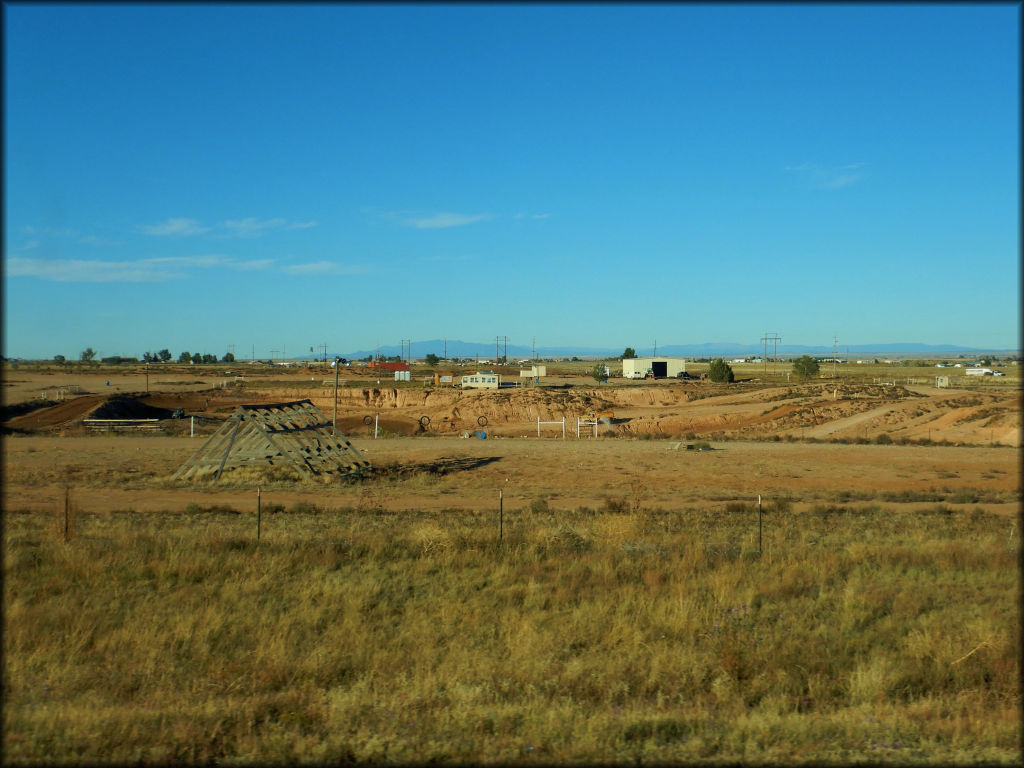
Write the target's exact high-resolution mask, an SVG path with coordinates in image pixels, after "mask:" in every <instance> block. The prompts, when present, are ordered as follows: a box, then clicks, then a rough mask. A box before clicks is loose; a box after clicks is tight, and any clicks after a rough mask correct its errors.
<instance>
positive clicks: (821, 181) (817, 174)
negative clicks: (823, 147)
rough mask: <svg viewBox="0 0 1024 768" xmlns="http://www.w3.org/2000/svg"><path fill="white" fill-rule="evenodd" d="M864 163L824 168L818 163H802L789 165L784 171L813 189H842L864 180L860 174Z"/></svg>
mask: <svg viewBox="0 0 1024 768" xmlns="http://www.w3.org/2000/svg"><path fill="white" fill-rule="evenodd" d="M863 167H864V163H847V164H846V165H837V166H823V165H818V164H816V163H800V164H799V165H787V166H785V167H783V169H782V170H784V171H786V172H787V173H790V174H792V175H794V176H796V177H797V178H798V179H801V180H802V181H803V182H804V183H805V184H807V185H808V186H809V187H811V188H812V189H842V188H843V187H849V186H851V185H852V184H856V183H857V182H858V181H860V180H861V179H862V178H864V174H863V173H859V171H860V169H861V168H863Z"/></svg>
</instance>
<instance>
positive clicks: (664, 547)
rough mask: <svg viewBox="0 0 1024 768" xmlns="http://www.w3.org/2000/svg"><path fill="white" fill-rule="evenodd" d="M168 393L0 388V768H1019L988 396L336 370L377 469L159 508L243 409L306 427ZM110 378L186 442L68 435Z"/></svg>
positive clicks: (80, 430)
mask: <svg viewBox="0 0 1024 768" xmlns="http://www.w3.org/2000/svg"><path fill="white" fill-rule="evenodd" d="M190 373H191V374H192V375H191V376H184V375H182V374H173V373H172V374H171V375H166V374H164V375H162V376H161V380H162V382H163V380H164V379H166V380H167V381H170V382H171V383H169V384H165V383H161V384H160V385H159V386H157V385H156V384H155V382H154V379H155V378H156V377H154V376H151V380H150V393H149V396H148V397H146V393H145V389H144V387H138V386H136V385H137V383H138V381H139V380H138V374H137V373H132V374H129V375H121V378H117V375H116V374H114V373H112V372H111V373H103V372H101V373H99V374H98V375H99V376H100V377H102V381H100V380H98V379H97V380H88V381H86V382H84V383H78V382H75V381H73V379H74V374H73V373H72V374H71V375H68V374H66V373H65V374H60V375H63V376H64V377H65V378H66V379H67V381H61V382H55V381H53V377H55V376H58V374H54V373H49V374H47V373H45V372H35V373H33V372H26V371H23V370H18V371H7V372H6V375H7V376H8V381H5V391H4V394H5V399H4V406H5V418H4V426H5V430H6V434H5V435H4V437H3V438H2V439H3V470H4V472H3V476H4V486H3V511H4V514H3V523H4V610H5V631H4V648H3V650H4V665H5V670H4V671H5V674H4V700H5V706H4V755H5V757H4V759H5V762H7V763H9V764H25V763H47V764H52V763H58V764H64V763H125V762H143V763H154V762H169V761H174V762H222V763H254V762H255V763H283V762H315V763H322V762H328V761H330V762H335V761H338V762H350V761H357V762H393V763H409V762H415V763H420V762H426V761H438V762H474V763H476V762H486V763H509V762H512V763H517V764H518V763H534V762H535V763H541V764H544V763H552V762H554V763H567V762H591V763H634V764H643V763H666V762H685V763H689V762H715V763H721V762H741V761H743V762H787V763H788V762H805V763H808V762H813V763H818V762H841V763H867V762H871V763H878V762H881V763H892V764H904V763H911V762H913V763H917V762H928V763H943V764H945V763H958V764H959V763H967V762H990V763H1000V764H1002V763H1006V764H1018V763H1019V762H1020V761H1021V758H1022V754H1021V741H1020V735H1021V728H1020V726H1021V718H1020V711H1021V690H1020V665H1019V659H1020V655H1021V637H1020V615H1019V610H1020V602H1019V601H1020V569H1019V566H1020V553H1021V548H1020V513H1021V504H1020V501H1021V493H1020V471H1019V470H1020V467H1019V458H1020V456H1019V445H1020V442H1019V434H1018V433H1019V426H1020V421H1019V419H1020V400H1019V391H1017V390H1016V388H1015V387H1005V388H1004V387H1001V386H999V384H1000V383H996V382H985V383H983V384H977V385H976V386H975V385H973V383H972V386H973V387H974V388H972V389H954V390H936V389H934V387H931V388H929V387H927V386H926V385H921V384H918V383H913V382H904V384H902V385H901V384H892V385H885V384H876V383H875V382H874V381H857V380H844V381H839V382H824V383H822V382H815V383H811V384H800V385H797V384H795V383H789V382H785V381H781V380H780V381H770V382H769V381H763V380H762V381H756V382H754V381H750V382H739V383H737V384H735V385H733V386H731V387H728V388H726V387H718V386H717V385H709V384H704V383H701V382H697V383H683V382H671V383H669V382H654V383H651V382H648V383H646V384H644V383H630V384H628V385H627V384H615V385H614V386H613V385H596V383H595V382H593V380H590V382H589V383H587V381H586V380H584V379H582V378H581V377H579V376H575V378H574V374H573V373H572V372H567V373H566V374H565V375H564V376H563V377H562V380H560V381H558V382H554V383H553V385H552V386H551V387H550V388H543V387H541V388H528V387H527V388H523V389H519V390H500V391H498V392H493V393H465V394H463V393H455V392H444V391H437V390H429V389H426V388H424V387H423V386H422V385H421V384H414V385H412V386H394V385H391V386H387V387H384V386H383V385H381V386H380V387H377V386H376V381H375V380H374V381H369V380H360V379H358V378H357V377H355V376H353V377H352V378H351V379H350V380H349V381H347V382H346V383H345V389H344V392H343V395H342V397H341V398H340V402H339V426H343V427H344V428H345V429H346V431H347V432H348V434H349V435H350V437H351V439H352V441H353V443H354V444H355V445H356V447H357V448H358V449H359V450H360V451H361V452H362V453H363V455H364V456H365V457H366V458H367V459H369V460H370V462H371V463H372V464H373V471H372V472H370V473H368V474H367V475H365V476H363V477H361V478H350V479H340V480H339V479H335V480H333V481H329V482H319V481H313V482H310V481H298V480H295V479H291V478H289V477H287V476H286V475H284V474H282V473H277V474H267V473H259V472H253V471H251V470H250V471H248V472H236V473H234V474H229V475H226V476H225V478H224V479H223V481H222V482H221V483H219V484H217V485H210V484H209V483H203V484H199V485H182V484H178V483H175V482H173V481H172V480H171V479H170V475H171V474H173V472H174V471H175V470H176V469H177V468H178V467H179V466H180V465H181V464H182V462H183V461H185V460H186V459H187V458H188V457H189V456H190V455H191V454H192V453H193V452H194V451H195V450H196V448H197V447H198V446H199V445H200V444H201V443H202V441H203V440H204V439H205V437H206V436H208V435H209V434H211V433H212V432H213V431H214V430H216V429H217V428H218V427H219V426H220V424H221V423H222V421H223V419H225V418H227V416H229V415H230V413H231V411H232V410H233V409H234V407H235V406H236V405H237V404H238V403H240V402H272V401H275V400H288V399H299V398H305V397H309V398H310V399H312V400H313V401H314V402H315V403H316V404H317V405H318V406H319V407H320V408H321V410H323V411H324V413H325V414H326V415H327V416H328V418H330V417H331V409H332V407H333V390H331V389H329V388H326V387H325V386H324V383H323V381H324V379H325V378H326V374H323V373H322V372H314V373H312V378H311V374H310V372H305V373H297V374H292V375H290V376H285V375H281V374H278V373H277V372H274V373H273V374H270V375H268V376H267V377H265V378H263V379H259V378H258V377H248V378H247V380H246V381H243V382H235V381H234V379H233V378H230V379H229V378H228V377H227V376H224V375H222V374H217V373H214V374H212V375H210V376H203V375H201V374H199V373H195V372H190ZM46 376H49V377H50V379H47V380H45V381H46V386H47V387H48V389H49V390H50V391H53V390H54V389H55V388H56V387H55V386H54V385H55V384H56V386H60V385H61V384H63V385H65V386H67V385H69V384H77V385H78V386H79V387H80V388H81V389H82V390H84V392H83V393H80V394H74V395H69V396H68V397H67V399H65V400H64V401H63V402H58V403H53V404H49V405H47V404H43V403H41V402H39V397H38V396H39V393H40V392H42V391H43V389H44V386H43V385H42V382H43V381H44V379H43V377H46ZM1008 378H1009V377H1008ZM12 380H17V381H12ZM107 381H110V385H109V386H110V387H120V390H119V392H118V394H123V393H129V392H130V393H134V394H133V395H132V397H131V398H129V399H128V400H125V401H115V402H119V403H121V406H123V407H125V408H129V406H130V407H137V404H139V403H141V404H143V405H145V406H146V407H149V408H155V409H167V410H170V409H172V408H175V407H183V408H184V409H185V411H186V415H187V417H191V416H196V417H197V423H198V427H197V431H198V433H199V434H197V435H196V436H195V437H189V436H188V433H189V429H190V427H191V419H190V418H186V419H177V420H174V419H168V420H165V421H162V422H161V424H162V425H163V427H164V433H157V434H146V435H133V434H117V435H114V434H105V435H94V434H90V433H88V431H87V430H86V429H85V427H84V426H83V424H82V419H83V417H85V416H87V415H88V414H90V413H94V412H96V411H95V409H96V408H98V407H101V406H103V407H108V408H109V407H110V405H109V403H110V400H109V398H108V397H107V393H106V391H105V390H106V389H107V388H108V385H107V384H106V382H107ZM204 382H208V383H207V384H204ZM1015 383H1016V382H1015ZM7 384H13V386H10V387H8V386H7ZM98 385H102V387H103V390H100V389H99V386H98ZM90 398H92V399H90ZM133 403H134V404H135V405H132V404H133ZM605 404H608V407H611V408H614V411H615V418H614V420H613V423H611V424H608V425H604V426H605V427H607V428H606V429H602V430H601V436H599V437H597V438H594V437H590V438H589V439H580V440H577V439H576V438H575V429H573V430H572V432H571V434H572V437H571V438H569V439H566V440H562V439H561V438H560V436H558V437H555V432H554V431H552V430H551V429H550V428H546V431H545V432H544V435H545V436H544V437H543V438H541V439H538V438H537V437H536V419H537V418H541V419H544V420H546V419H548V417H549V416H550V417H552V418H554V419H557V418H561V416H563V415H564V416H566V417H567V419H569V418H572V419H575V416H576V415H578V414H580V413H583V412H585V409H588V408H590V409H596V408H599V407H605ZM129 410H130V408H129ZM370 414H373V415H374V416H375V417H376V418H377V419H378V436H377V438H376V439H375V438H374V436H373V434H372V427H367V426H366V425H364V423H363V421H364V418H365V417H366V416H367V415H370ZM423 415H427V416H428V417H429V419H430V423H429V425H428V426H427V427H426V428H423V427H420V426H419V423H418V420H419V419H420V418H421V417H422V416H423ZM481 416H482V417H484V418H485V419H486V420H487V424H486V425H485V426H484V427H482V428H481V426H480V425H479V424H478V420H479V419H480V417H481ZM446 417H447V419H446ZM346 425H348V426H346ZM481 429H483V430H485V431H486V432H487V439H479V438H477V437H475V436H472V437H469V438H464V437H462V435H465V434H470V435H475V432H476V431H481ZM559 434H560V433H559ZM530 435H532V436H530ZM688 447H689V448H688ZM704 449H706V450H704ZM257 485H258V486H259V487H260V489H261V497H260V499H261V501H260V507H259V509H260V515H259V516H258V517H257V514H256V511H257V501H256V486H257ZM65 494H67V495H65ZM499 494H500V499H499ZM759 496H760V497H761V501H762V504H761V507H760V510H759V508H758V503H757V500H758V497H759ZM66 499H67V502H68V505H67V514H65V509H66V507H65V500H66ZM759 512H760V514H759ZM257 525H258V526H259V528H258V530H257ZM257 534H258V539H257Z"/></svg>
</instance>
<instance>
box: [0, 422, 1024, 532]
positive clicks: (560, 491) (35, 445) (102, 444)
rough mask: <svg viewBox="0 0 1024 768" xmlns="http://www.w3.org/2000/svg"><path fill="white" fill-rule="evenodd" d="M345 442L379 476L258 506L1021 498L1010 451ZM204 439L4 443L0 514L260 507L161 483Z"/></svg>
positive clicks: (293, 489) (997, 506)
mask: <svg viewBox="0 0 1024 768" xmlns="http://www.w3.org/2000/svg"><path fill="white" fill-rule="evenodd" d="M353 443H354V445H355V446H356V447H357V448H358V449H359V450H360V452H361V453H362V454H363V455H364V456H365V457H366V458H367V459H369V460H370V461H371V462H372V463H373V464H374V467H375V474H374V476H372V477H370V478H367V479H364V480H361V481H345V480H341V481H335V482H333V483H332V484H329V485H322V484H304V485H303V484H292V485H287V486H282V485H277V486H275V485H273V484H271V485H270V486H269V488H267V489H266V490H265V491H264V495H263V499H264V503H270V502H275V503H282V504H285V505H286V506H289V505H292V504H294V503H296V502H299V501H304V502H307V503H309V504H313V505H316V506H321V507H326V508H335V507H353V508H367V509H371V508H377V507H383V508H388V509H410V508H433V509H443V508H455V509H467V510H472V509H488V508H491V507H496V505H497V495H498V492H499V491H501V492H502V493H503V495H504V503H505V504H506V505H507V508H508V509H514V508H516V507H521V506H525V505H528V504H531V503H533V502H535V501H537V500H541V499H543V500H545V501H547V502H548V503H549V504H550V505H551V506H552V507H554V508H576V507H579V506H590V507H593V508H601V507H602V506H604V505H605V504H606V503H607V500H612V501H613V502H621V503H626V504H628V505H631V504H632V503H633V502H634V500H636V501H637V503H640V504H642V505H643V506H645V507H660V508H676V507H680V506H687V505H691V504H694V505H696V504H700V505H703V506H707V505H712V506H721V507H723V508H724V506H725V504H726V503H727V502H729V501H733V500H744V501H752V500H754V499H756V497H757V495H758V494H761V495H763V496H764V497H765V501H766V502H767V501H770V500H772V499H778V498H788V499H791V500H792V501H794V502H797V504H798V505H799V504H800V503H803V504H804V505H810V504H813V503H833V502H835V501H836V497H835V494H836V493H837V492H840V491H847V492H852V493H854V494H862V495H863V494H866V493H867V494H871V493H874V494H881V493H885V492H899V491H915V492H923V491H929V490H936V491H940V492H955V491H957V490H959V489H964V488H968V489H982V490H984V491H985V492H986V493H987V494H989V497H988V500H987V501H985V502H983V503H981V506H983V507H985V508H987V509H994V510H1002V511H1005V512H1007V513H1013V512H1016V511H1018V510H1019V504H1017V503H1016V502H1013V503H1005V502H1011V501H1012V499H1013V494H1015V493H1018V490H1019V473H1018V452H1017V451H1016V450H1014V449H1011V448H987V447H983V448H954V447H933V446H929V447H919V446H876V445H839V444H807V443H770V442H726V443H718V444H715V443H713V444H712V445H713V447H714V448H715V450H711V451H694V450H686V448H685V445H682V446H680V448H679V449H675V445H674V443H672V442H670V441H662V440H564V441H563V440H561V439H540V440H538V439H536V438H488V439H485V440H481V439H476V438H473V439H461V438H452V437H446V438H434V439H424V438H414V437H413V438H391V439H378V440H373V439H372V438H369V439H367V438H362V439H356V440H354V441H353ZM200 444H201V443H200V438H192V439H189V438H187V437H185V438H174V437H149V436H146V437H126V436H95V437H77V438H64V439H57V438H53V437H40V436H32V437H20V436H7V437H5V438H3V449H4V450H3V460H4V477H5V484H4V492H3V501H4V508H5V509H6V510H21V509H39V510H54V511H55V513H56V512H58V511H60V510H62V509H63V493H64V491H63V489H64V487H65V486H69V487H70V488H71V489H72V491H71V492H72V496H73V499H74V505H75V508H76V509H79V510H82V511H91V512H101V511H110V510H124V509H134V510H137V511H156V510H182V509H184V508H185V507H186V506H188V505H189V504H191V503H197V504H200V505H202V506H209V505H213V504H223V505H229V506H233V507H235V508H236V509H240V510H246V509H250V508H252V509H255V493H254V487H241V488H238V487H235V488H230V487H229V488H210V487H200V488H193V487H191V486H187V485H185V486H176V485H175V484H173V483H171V482H169V480H168V478H169V476H170V475H171V474H172V473H173V472H174V471H175V470H176V469H177V468H178V467H179V466H180V465H181V464H182V463H183V462H184V461H185V460H186V459H188V458H189V456H191V455H192V453H193V452H194V450H195V449H196V448H197V447H198V446H199V445H200ZM254 485H255V483H253V486H254ZM1018 496H1019V493H1018ZM862 498H863V496H862ZM879 498H880V496H879ZM859 503H863V502H859ZM931 506H934V504H932V505H931ZM954 506H956V505H954Z"/></svg>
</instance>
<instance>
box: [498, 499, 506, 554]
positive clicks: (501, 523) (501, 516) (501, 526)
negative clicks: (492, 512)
mask: <svg viewBox="0 0 1024 768" xmlns="http://www.w3.org/2000/svg"><path fill="white" fill-rule="evenodd" d="M503 493H504V492H503V491H502V490H501V489H500V488H499V489H498V541H501V540H502V538H503V537H504V535H505V502H504V496H503Z"/></svg>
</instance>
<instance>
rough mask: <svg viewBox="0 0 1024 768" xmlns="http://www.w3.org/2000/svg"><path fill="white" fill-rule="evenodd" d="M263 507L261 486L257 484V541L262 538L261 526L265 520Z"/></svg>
mask: <svg viewBox="0 0 1024 768" xmlns="http://www.w3.org/2000/svg"><path fill="white" fill-rule="evenodd" d="M262 507H263V505H262V503H261V499H260V487H259V486H258V485H257V486H256V541H259V540H260V526H261V523H262V522H263V521H262V520H261V517H262V512H263V508H262Z"/></svg>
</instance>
